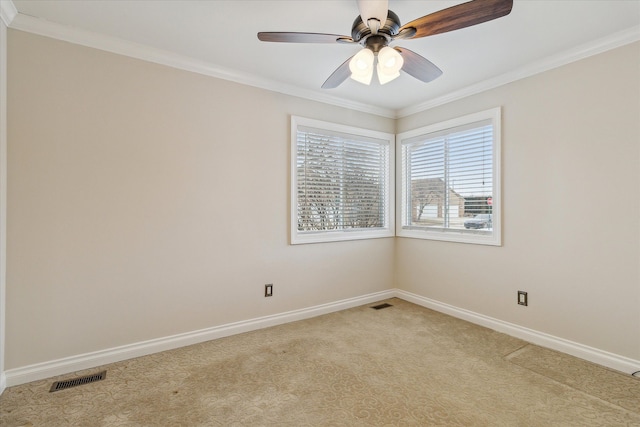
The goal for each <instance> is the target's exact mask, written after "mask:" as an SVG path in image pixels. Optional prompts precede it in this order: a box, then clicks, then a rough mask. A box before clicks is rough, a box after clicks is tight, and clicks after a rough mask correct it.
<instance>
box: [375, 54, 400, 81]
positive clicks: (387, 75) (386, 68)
mask: <svg viewBox="0 0 640 427" xmlns="http://www.w3.org/2000/svg"><path fill="white" fill-rule="evenodd" d="M402 65H404V60H403V59H402V55H400V53H399V52H398V51H397V50H395V49H393V48H391V47H389V46H385V47H383V48H382V49H380V52H378V67H377V69H378V80H379V81H380V84H381V85H383V84H386V83H389V82H390V81H391V80H393V79H396V78H398V77H399V76H400V70H401V69H402Z"/></svg>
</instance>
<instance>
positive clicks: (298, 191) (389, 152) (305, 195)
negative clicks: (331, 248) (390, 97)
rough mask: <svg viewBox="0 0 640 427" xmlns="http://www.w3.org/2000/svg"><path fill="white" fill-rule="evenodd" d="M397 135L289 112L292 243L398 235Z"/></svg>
mask: <svg viewBox="0 0 640 427" xmlns="http://www.w3.org/2000/svg"><path fill="white" fill-rule="evenodd" d="M393 144H394V135H392V134H387V133H382V132H376V131H371V130H365V129H358V128H354V127H351V126H343V125H337V124H332V123H326V122H321V121H318V120H312V119H306V118H302V117H292V118H291V152H292V154H291V243H292V244H296V243H312V242H327V241H338V240H354V239H368V238H376V237H393V236H394V220H393V215H394V209H393V208H392V202H393V200H394V194H393V189H394V184H393V164H394V159H393V157H394V149H393Z"/></svg>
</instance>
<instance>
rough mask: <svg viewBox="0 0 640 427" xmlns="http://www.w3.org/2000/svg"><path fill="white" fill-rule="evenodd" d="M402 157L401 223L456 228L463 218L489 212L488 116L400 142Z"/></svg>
mask: <svg viewBox="0 0 640 427" xmlns="http://www.w3.org/2000/svg"><path fill="white" fill-rule="evenodd" d="M403 162H404V164H403V168H404V170H405V177H404V179H405V186H406V187H405V191H406V192H407V194H408V197H407V198H406V200H405V201H404V203H406V205H405V222H404V225H407V226H410V227H430V228H435V229H438V228H440V229H443V230H448V229H455V230H458V231H460V230H465V227H464V221H465V220H466V219H469V218H471V217H473V216H474V215H476V214H480V213H491V206H490V205H489V204H488V203H487V200H488V198H490V197H491V195H492V194H491V193H492V188H493V126H492V123H491V120H485V121H481V122H476V123H472V124H468V125H464V126H460V127H456V128H452V129H447V130H444V131H440V132H436V133H432V134H427V135H421V136H418V137H414V138H411V139H409V140H407V141H406V142H405V143H404V144H403ZM484 231H487V230H484ZM474 232H476V231H474Z"/></svg>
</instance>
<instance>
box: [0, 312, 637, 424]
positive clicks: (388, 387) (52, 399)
mask: <svg viewBox="0 0 640 427" xmlns="http://www.w3.org/2000/svg"><path fill="white" fill-rule="evenodd" d="M384 302H388V303H390V304H392V305H393V306H392V307H388V308H385V309H382V310H374V309H372V308H370V307H371V306H373V305H376V304H370V305H367V306H362V307H356V308H353V309H349V310H344V311H340V312H336V313H332V314H328V315H324V316H319V317H316V318H313V319H308V320H302V321H298V322H293V323H289V324H286V325H281V326H276V327H272V328H267V329H262V330H258V331H253V332H249V333H244V334H240V335H235V336H232V337H227V338H222V339H218V340H214V341H209V342H206V343H202V344H197V345H193V346H189V347H184V348H180V349H176V350H171V351H166V352H163V353H158V354H154V355H150V356H145V357H141V358H137V359H131V360H127V361H123V362H119V363H114V364H111V365H108V366H104V367H99V368H96V369H91V370H87V371H82V372H77V373H74V374H70V375H65V376H61V377H56V378H51V379H48V380H42V381H36V382H33V383H29V384H24V385H20V386H16V387H11V388H8V389H7V390H6V391H5V392H4V394H3V395H2V396H1V397H0V425H2V426H11V427H14V426H365V425H367V426H387V425H389V426H393V425H397V426H438V425H446V426H640V380H638V379H637V378H635V377H632V376H630V375H624V374H622V373H619V372H615V371H611V370H609V369H606V368H604V367H601V366H598V365H594V364H592V363H589V362H585V361H583V360H580V359H576V358H573V357H571V356H568V355H565V354H562V353H558V352H555V351H551V350H548V349H544V348H540V347H537V346H534V345H531V344H528V343H527V342H525V341H522V340H519V339H516V338H513V337H510V336H508V335H505V334H501V333H498V332H495V331H492V330H490V329H487V328H483V327H480V326H477V325H474V324H471V323H468V322H465V321H462V320H459V319H455V318H453V317H450V316H447V315H444V314H441V313H438V312H435V311H432V310H429V309H426V308H423V307H420V306H417V305H414V304H411V303H408V302H406V301H403V300H400V299H391V300H388V301H384ZM102 369H106V370H107V376H106V379H105V380H103V381H99V382H95V383H91V384H86V385H82V386H78V387H74V388H69V389H66V390H62V391H58V392H54V393H50V392H49V388H50V387H51V384H52V383H53V381H57V380H64V379H68V378H72V377H75V376H78V375H84V374H88V373H94V372H99V371H100V370H102Z"/></svg>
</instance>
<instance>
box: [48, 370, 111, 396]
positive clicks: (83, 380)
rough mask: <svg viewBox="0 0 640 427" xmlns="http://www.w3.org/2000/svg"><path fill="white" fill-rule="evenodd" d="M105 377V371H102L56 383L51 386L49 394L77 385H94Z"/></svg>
mask: <svg viewBox="0 0 640 427" xmlns="http://www.w3.org/2000/svg"><path fill="white" fill-rule="evenodd" d="M106 377H107V371H102V372H100V373H97V374H92V375H85V376H84V377H78V378H72V379H70V380H64V381H56V382H54V383H53V384H52V385H51V389H50V390H49V393H51V392H54V391H60V390H64V389H66V388H71V387H76V386H79V385H84V384H89V383H94V382H96V381H102V380H103V379H105V378H106Z"/></svg>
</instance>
